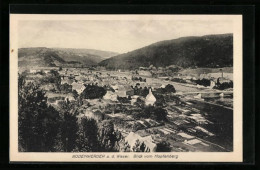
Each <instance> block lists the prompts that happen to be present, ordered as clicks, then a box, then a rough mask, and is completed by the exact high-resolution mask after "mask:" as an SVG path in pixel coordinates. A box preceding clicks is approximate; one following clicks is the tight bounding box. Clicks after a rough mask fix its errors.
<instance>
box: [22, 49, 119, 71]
mask: <svg viewBox="0 0 260 170" xmlns="http://www.w3.org/2000/svg"><path fill="white" fill-rule="evenodd" d="M115 55H118V53H114V52H110V51H100V50H93V49H73V48H45V47H35V48H19V49H18V61H19V66H46V67H48V66H71V67H79V66H93V65H97V64H98V63H99V62H100V61H102V60H104V59H107V58H109V57H112V56H115Z"/></svg>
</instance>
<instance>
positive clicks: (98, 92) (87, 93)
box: [81, 84, 107, 99]
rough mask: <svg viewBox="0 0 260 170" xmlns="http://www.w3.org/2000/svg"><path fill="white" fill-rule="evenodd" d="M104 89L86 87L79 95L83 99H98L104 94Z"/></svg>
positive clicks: (95, 86) (91, 86)
mask: <svg viewBox="0 0 260 170" xmlns="http://www.w3.org/2000/svg"><path fill="white" fill-rule="evenodd" d="M106 92H107V91H106V89H105V88H103V87H99V86H97V85H89V84H88V85H86V88H85V89H84V91H83V92H82V93H81V96H82V97H83V98H84V99H98V98H102V97H103V96H104V95H105V94H106Z"/></svg>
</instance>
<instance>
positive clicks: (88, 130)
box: [77, 117, 100, 152]
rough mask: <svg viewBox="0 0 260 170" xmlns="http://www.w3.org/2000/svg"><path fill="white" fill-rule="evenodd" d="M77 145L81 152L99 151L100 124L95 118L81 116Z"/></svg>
mask: <svg viewBox="0 0 260 170" xmlns="http://www.w3.org/2000/svg"><path fill="white" fill-rule="evenodd" d="M78 134H79V139H78V141H77V146H78V149H79V151H80V152H84V151H86V152H98V151H99V150H100V147H99V142H98V126H97V123H96V121H95V120H94V119H89V118H87V117H83V118H81V127H80V130H79V133H78Z"/></svg>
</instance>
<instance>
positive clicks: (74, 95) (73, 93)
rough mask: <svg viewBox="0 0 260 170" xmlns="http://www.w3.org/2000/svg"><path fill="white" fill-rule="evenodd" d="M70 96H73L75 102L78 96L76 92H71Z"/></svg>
mask: <svg viewBox="0 0 260 170" xmlns="http://www.w3.org/2000/svg"><path fill="white" fill-rule="evenodd" d="M72 95H73V97H74V99H75V100H76V99H77V98H78V97H79V94H78V92H77V91H76V90H73V91H72Z"/></svg>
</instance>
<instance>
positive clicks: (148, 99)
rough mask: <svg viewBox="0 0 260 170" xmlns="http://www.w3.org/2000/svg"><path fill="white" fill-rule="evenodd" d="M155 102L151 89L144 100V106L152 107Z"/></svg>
mask: <svg viewBox="0 0 260 170" xmlns="http://www.w3.org/2000/svg"><path fill="white" fill-rule="evenodd" d="M155 102H156V98H155V97H154V95H153V93H152V89H151V88H150V89H149V94H148V95H147V96H146V98H145V105H147V106H149V105H151V106H153V105H154V103H155Z"/></svg>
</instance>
